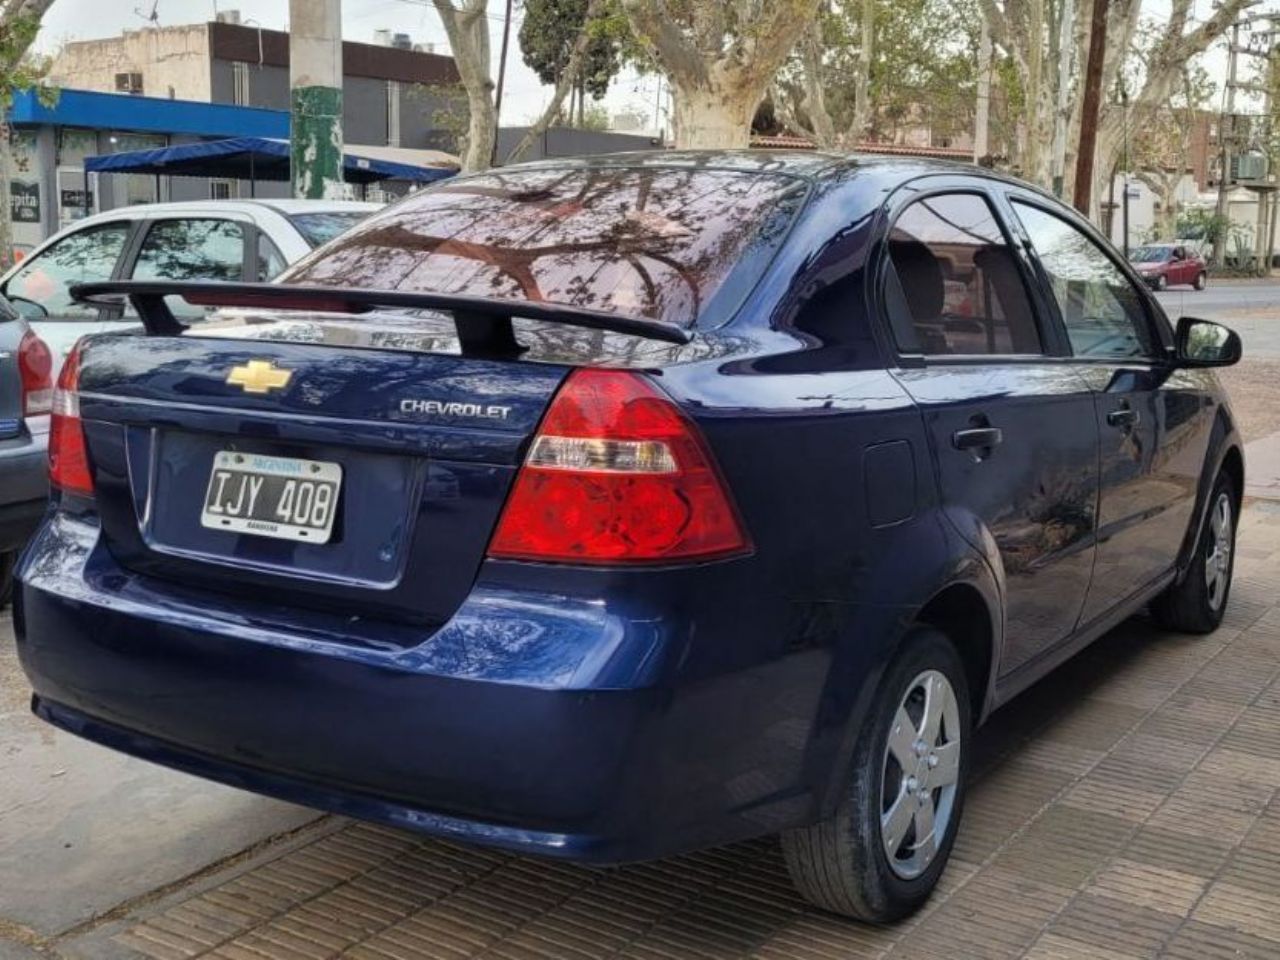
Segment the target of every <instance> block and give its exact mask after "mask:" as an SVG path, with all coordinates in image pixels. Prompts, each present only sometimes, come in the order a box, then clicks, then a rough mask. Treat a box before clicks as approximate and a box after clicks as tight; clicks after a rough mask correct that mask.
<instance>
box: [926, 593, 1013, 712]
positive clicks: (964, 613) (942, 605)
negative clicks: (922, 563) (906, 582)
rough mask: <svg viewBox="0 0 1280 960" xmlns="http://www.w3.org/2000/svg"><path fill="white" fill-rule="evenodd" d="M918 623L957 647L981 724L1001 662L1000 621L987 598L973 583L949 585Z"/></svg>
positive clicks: (972, 702) (929, 602)
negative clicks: (943, 636)
mask: <svg viewBox="0 0 1280 960" xmlns="http://www.w3.org/2000/svg"><path fill="white" fill-rule="evenodd" d="M915 621H916V622H917V623H922V624H926V625H928V626H930V627H933V628H934V629H935V630H938V631H940V632H941V633H943V634H945V635H946V636H947V639H949V640H950V641H951V642H952V643H953V644H954V645H955V647H956V652H957V653H959V654H960V660H961V662H962V663H963V664H964V669H965V679H966V680H967V681H968V684H969V701H970V708H971V711H972V716H973V720H974V724H975V725H976V724H978V723H981V722H982V721H983V719H985V717H986V715H987V706H988V704H989V703H990V702H991V689H992V686H993V682H994V677H995V669H994V668H995V664H996V663H997V662H998V660H997V646H998V642H997V641H998V636H999V633H998V630H997V624H998V623H999V619H998V617H997V615H996V613H995V611H993V609H992V605H991V603H990V601H989V600H988V598H987V596H986V595H985V594H984V593H983V591H982V590H980V589H979V588H978V587H977V586H976V585H975V584H974V583H973V582H971V581H963V580H962V581H957V582H954V583H950V584H947V585H946V586H945V587H943V588H942V589H941V590H939V591H938V592H937V593H935V594H934V595H933V596H932V597H931V598H930V599H929V600H928V602H926V603H925V604H924V606H922V607H921V608H920V610H919V612H918V613H917V614H916V617H915Z"/></svg>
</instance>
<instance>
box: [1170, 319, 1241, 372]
mask: <svg viewBox="0 0 1280 960" xmlns="http://www.w3.org/2000/svg"><path fill="white" fill-rule="evenodd" d="M1177 351H1178V363H1179V364H1180V365H1181V366H1184V367H1229V366H1231V365H1232V364H1233V363H1236V362H1238V361H1239V360H1240V355H1241V353H1242V352H1243V349H1242V348H1241V345H1240V335H1239V334H1238V333H1236V332H1235V331H1234V330H1231V329H1229V328H1227V327H1224V326H1223V325H1222V324H1220V323H1214V322H1213V321H1212V320H1197V319H1196V318H1195V317H1181V318H1179V320H1178V332H1177Z"/></svg>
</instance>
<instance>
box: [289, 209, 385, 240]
mask: <svg viewBox="0 0 1280 960" xmlns="http://www.w3.org/2000/svg"><path fill="white" fill-rule="evenodd" d="M368 215H369V213H368V211H364V210H362V211H358V212H353V213H298V214H294V215H293V216H292V217H290V218H289V222H290V223H292V224H293V225H294V226H295V227H297V228H298V232H299V233H300V234H302V239H304V240H306V241H307V243H309V244H311V246H313V247H318V246H320V245H321V244H324V243H328V242H329V241H330V240H332V239H333V238H334V237H336V236H337V235H338V234H340V233H346V232H347V231H348V230H350V229H351V228H352V227H354V226H355V225H356V224H357V223H359V222H360V221H361V220H363V219H364V218H365V217H367V216H368Z"/></svg>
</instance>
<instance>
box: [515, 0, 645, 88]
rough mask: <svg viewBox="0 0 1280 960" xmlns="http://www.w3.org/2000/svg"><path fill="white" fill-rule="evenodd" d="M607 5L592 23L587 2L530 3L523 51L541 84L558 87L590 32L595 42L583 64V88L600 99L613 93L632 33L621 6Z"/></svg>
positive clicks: (555, 0) (531, 0)
mask: <svg viewBox="0 0 1280 960" xmlns="http://www.w3.org/2000/svg"><path fill="white" fill-rule="evenodd" d="M604 6H605V8H606V9H605V13H604V15H603V16H599V17H596V18H594V19H593V20H592V21H591V22H590V23H587V22H586V16H587V0H525V14H524V22H523V23H522V24H521V25H520V51H521V54H522V55H523V57H524V62H525V63H526V64H528V65H529V68H530V69H531V70H533V72H534V73H536V74H537V75H538V79H539V80H541V81H542V82H543V83H546V84H553V85H554V84H555V83H556V82H557V81H558V80H559V79H560V74H561V73H562V72H563V71H564V69H565V68H566V67H567V66H568V64H569V56H570V53H571V51H572V50H573V45H574V43H575V42H576V41H577V39H578V35H579V34H580V33H581V32H582V31H583V30H584V29H585V30H588V31H590V34H591V42H590V43H589V44H588V46H587V52H586V57H585V59H584V61H583V69H582V79H583V85H584V86H585V88H586V90H587V92H588V93H590V94H591V95H592V97H594V98H595V99H597V100H599V99H600V98H601V97H603V96H604V95H605V93H606V92H608V89H609V83H610V81H612V80H613V78H614V77H615V76H617V74H618V71H619V70H620V69H621V68H622V64H623V60H624V57H625V48H626V46H627V43H628V38H629V36H630V31H629V30H628V28H627V22H626V17H624V16H623V15H622V12H621V10H620V8H619V7H618V5H617V3H615V2H610V3H606V4H605V5H604Z"/></svg>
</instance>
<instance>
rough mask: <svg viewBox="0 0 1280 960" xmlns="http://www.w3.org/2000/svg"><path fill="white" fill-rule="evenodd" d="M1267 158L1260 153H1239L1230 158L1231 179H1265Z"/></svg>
mask: <svg viewBox="0 0 1280 960" xmlns="http://www.w3.org/2000/svg"><path fill="white" fill-rule="evenodd" d="M1266 177H1267V158H1266V157H1265V156H1263V155H1262V154H1261V153H1241V154H1237V155H1236V156H1233V157H1232V158H1231V179H1232V180H1265V179H1266Z"/></svg>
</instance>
